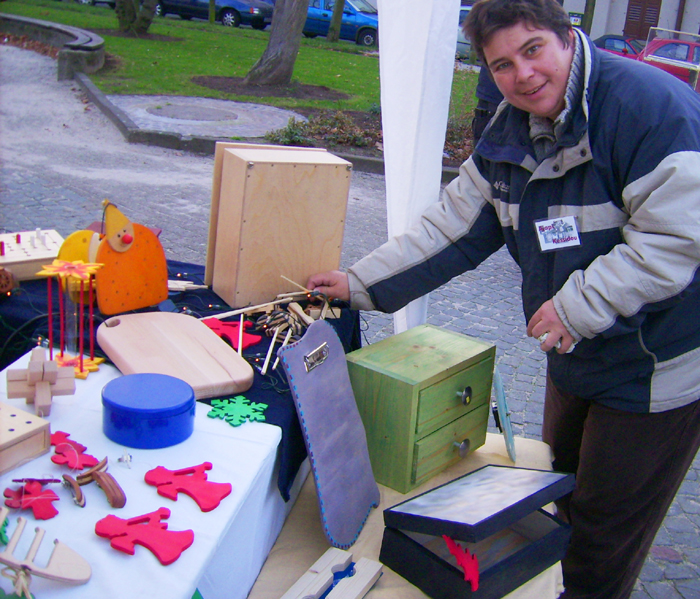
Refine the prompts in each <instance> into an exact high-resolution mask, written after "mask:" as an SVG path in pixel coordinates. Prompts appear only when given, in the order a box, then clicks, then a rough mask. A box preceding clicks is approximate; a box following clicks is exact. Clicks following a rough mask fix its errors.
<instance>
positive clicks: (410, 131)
mask: <svg viewBox="0 0 700 599" xmlns="http://www.w3.org/2000/svg"><path fill="white" fill-rule="evenodd" d="M459 7H460V1H459V0H428V1H427V2H426V1H425V0H424V1H422V2H416V1H415V0H378V11H379V47H380V53H379V75H380V83H381V105H382V128H383V135H384V170H385V180H386V196H387V218H388V234H389V237H393V236H395V235H399V234H401V233H403V232H404V231H405V230H406V229H408V228H409V227H410V226H411V225H413V224H414V223H416V222H417V220H418V218H419V216H420V215H421V213H422V212H423V211H424V210H425V208H426V207H427V206H428V205H430V204H431V203H432V202H435V201H437V200H438V199H439V195H440V179H441V173H442V155H443V148H444V144H445V132H446V129H447V118H448V111H449V104H450V92H451V89H452V75H453V72H454V61H455V49H456V45H457V26H458V22H459ZM427 306H428V298H427V296H426V297H423V298H420V299H418V300H415V301H413V302H411V304H409V305H408V306H406V307H405V308H403V309H402V310H399V312H397V313H396V314H395V315H394V332H395V333H400V332H402V331H404V330H406V329H408V328H411V327H414V326H416V325H419V324H422V323H423V322H425V319H426V316H427Z"/></svg>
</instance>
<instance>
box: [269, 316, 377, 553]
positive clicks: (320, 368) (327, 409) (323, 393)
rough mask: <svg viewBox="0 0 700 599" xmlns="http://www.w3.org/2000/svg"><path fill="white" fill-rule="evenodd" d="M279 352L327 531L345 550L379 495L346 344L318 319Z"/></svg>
mask: <svg viewBox="0 0 700 599" xmlns="http://www.w3.org/2000/svg"><path fill="white" fill-rule="evenodd" d="M277 355H278V356H279V357H280V359H281V361H282V365H283V367H284V372H285V374H286V375H287V379H288V381H289V387H290V389H291V391H292V397H293V399H294V404H295V406H296V409H297V414H298V415H299V422H300V424H301V430H302V434H303V436H304V442H305V443H306V450H307V452H308V455H309V459H310V461H311V470H312V472H313V476H314V482H315V484H316V492H317V494H318V500H319V507H320V510H321V523H322V525H323V532H324V534H325V535H326V538H327V539H328V540H329V542H330V543H331V545H333V546H334V547H338V548H340V549H346V548H348V547H350V546H351V545H352V544H353V543H354V542H355V541H356V540H357V537H358V535H359V534H360V531H361V530H362V527H363V526H364V523H365V521H366V520H367V516H369V513H370V510H371V509H372V508H373V507H377V506H378V505H379V499H380V498H379V488H378V487H377V483H376V482H375V481H374V475H373V474H372V466H371V464H370V461H369V453H368V451H367V437H366V435H365V429H364V427H363V425H362V420H361V419H360V414H359V412H358V410H357V404H356V403H355V396H354V394H353V392H352V387H351V386H350V377H349V375H348V367H347V362H346V361H345V352H344V351H343V346H342V344H341V343H340V339H339V338H338V335H337V333H336V332H335V329H334V328H333V327H332V326H331V325H329V324H328V323H327V322H325V321H323V320H319V321H316V322H314V323H313V324H311V325H310V326H309V328H308V329H307V331H306V333H305V334H304V336H303V337H302V338H301V340H300V341H297V342H296V343H293V344H291V345H287V346H285V347H283V348H281V349H280V350H278V352H277Z"/></svg>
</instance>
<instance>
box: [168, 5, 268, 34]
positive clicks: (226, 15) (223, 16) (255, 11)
mask: <svg viewBox="0 0 700 599" xmlns="http://www.w3.org/2000/svg"><path fill="white" fill-rule="evenodd" d="M272 10H273V7H272V4H270V3H268V2H262V1H261V0H216V20H217V21H221V24H222V25H226V26H228V27H238V26H239V25H241V24H243V25H250V26H251V27H252V28H253V29H265V27H267V26H268V25H269V24H270V23H272ZM169 13H170V14H174V15H180V17H181V18H182V19H191V18H192V17H195V18H197V19H208V18H209V0H159V2H158V4H157V6H156V15H159V16H161V17H163V16H165V15H166V14H169Z"/></svg>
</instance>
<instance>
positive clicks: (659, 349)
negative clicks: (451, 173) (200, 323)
mask: <svg viewBox="0 0 700 599" xmlns="http://www.w3.org/2000/svg"><path fill="white" fill-rule="evenodd" d="M464 27H465V32H466V34H467V36H468V37H469V38H470V39H471V41H472V46H473V47H474V48H475V49H476V51H477V53H478V54H479V56H480V58H481V60H482V64H484V65H486V67H485V68H488V70H489V72H490V74H491V76H492V77H493V80H494V81H495V83H496V85H497V86H498V88H499V90H500V91H501V93H502V94H503V96H504V101H503V102H502V103H501V104H500V106H499V107H498V110H497V112H496V114H495V115H494V117H493V118H492V119H491V122H490V123H489V125H488V126H487V128H486V130H485V131H484V134H483V135H482V137H481V138H480V140H479V143H478V144H477V146H476V148H475V151H474V154H473V155H472V156H471V157H470V158H469V160H467V162H465V163H464V164H463V165H462V167H461V168H460V174H459V177H458V178H457V179H455V180H454V181H453V182H452V183H450V184H449V185H448V186H447V188H446V189H445V193H444V194H443V197H442V199H441V201H440V202H438V203H437V204H435V205H434V206H432V207H430V208H429V209H428V210H427V211H426V213H425V214H424V215H423V217H422V220H421V222H420V223H419V224H418V225H417V226H415V227H414V228H413V229H411V230H409V231H408V232H406V233H405V234H403V235H401V236H400V237H396V238H393V239H390V240H389V241H387V242H386V243H385V244H384V245H382V246H381V247H380V248H378V249H377V250H375V251H374V252H372V253H371V254H370V255H369V256H367V257H365V258H363V259H362V260H360V261H359V262H357V263H356V264H354V265H353V266H352V267H351V268H350V269H348V271H347V273H343V272H340V271H333V272H329V273H322V274H319V275H314V276H312V277H311V278H310V279H309V281H308V283H307V287H309V288H310V289H317V290H318V291H321V292H322V293H325V294H327V295H330V296H334V297H339V298H342V299H346V300H351V302H352V306H353V307H355V308H359V309H369V310H371V309H374V310H383V311H385V312H394V311H396V310H398V309H399V308H401V307H402V306H404V305H405V304H406V303H408V302H409V301H411V300H412V299H415V298H416V297H420V296H421V295H424V294H425V293H427V292H428V291H430V290H432V289H435V288H437V287H439V286H440V285H442V284H443V283H445V282H446V281H448V280H449V279H450V278H452V277H454V276H456V275H458V274H461V273H463V272H465V271H467V270H470V269H473V268H476V267H477V266H478V265H479V264H480V263H481V262H482V261H483V260H484V259H486V258H487V257H488V256H489V255H491V254H492V253H493V252H495V251H496V250H498V249H499V248H500V247H501V246H502V245H503V244H504V243H505V245H506V246H507V248H508V250H509V252H510V254H511V255H512V256H513V258H514V259H515V261H516V262H517V263H518V265H519V266H520V268H521V271H522V277H523V282H522V297H523V309H524V312H525V318H526V321H527V332H528V335H531V336H533V337H535V338H537V339H538V340H539V341H540V344H541V345H540V347H541V348H542V349H543V350H544V351H546V352H547V358H548V359H547V369H548V380H547V389H546V396H545V413H544V425H543V431H542V437H543V439H544V440H545V441H546V442H547V443H549V444H550V446H551V447H552V451H553V454H554V463H553V465H554V468H555V469H557V470H563V471H567V472H574V473H576V488H575V490H574V492H573V493H572V495H571V496H570V497H569V498H567V499H566V500H565V501H562V502H560V505H559V506H558V507H559V515H560V516H561V517H562V518H564V519H566V520H568V521H569V522H570V524H571V527H572V537H571V543H570V546H569V548H568V551H567V554H566V556H565V558H564V560H563V561H562V568H563V572H564V584H565V586H566V590H565V592H564V595H563V597H566V598H567V599H571V598H577V599H583V598H585V599H625V598H627V597H629V596H630V594H631V592H632V590H633V587H634V583H635V580H636V578H637V576H638V574H639V571H640V570H641V567H642V565H643V563H644V559H645V557H646V555H647V552H648V551H649V548H650V546H651V544H652V542H653V540H654V537H655V535H656V532H657V531H658V529H659V527H660V525H661V523H662V521H663V518H664V516H665V514H666V511H667V510H668V507H669V506H670V504H671V502H672V500H673V497H674V496H675V493H676V491H677V490H678V487H679V485H680V483H681V482H682V480H683V478H684V476H685V474H686V472H687V470H688V468H689V466H690V464H691V463H692V461H693V458H694V456H695V454H696V453H697V450H698V447H699V446H700V401H699V398H700V318H699V317H698V314H699V313H700V274H699V270H698V269H699V267H700V224H698V223H700V96H699V95H698V94H696V93H694V92H693V91H692V90H691V89H690V87H688V86H687V85H684V84H683V83H682V82H680V81H679V80H677V79H675V78H674V77H671V76H669V75H668V74H666V73H664V72H663V71H661V70H659V69H655V68H653V67H649V66H648V65H644V64H641V63H637V62H635V61H631V60H625V59H624V58H620V57H617V56H614V55H612V54H609V53H606V52H603V51H600V50H598V49H597V48H596V47H595V46H594V45H593V44H592V43H591V41H590V40H589V39H588V38H587V37H586V35H585V34H583V33H582V32H580V31H578V30H574V29H572V27H571V24H570V21H569V18H568V15H567V13H566V12H565V11H564V10H563V9H562V8H561V6H560V5H559V3H558V2H557V1H556V0H479V1H477V2H476V3H475V4H474V6H473V8H472V10H471V11H470V13H469V16H468V18H467V19H466V21H465V25H464Z"/></svg>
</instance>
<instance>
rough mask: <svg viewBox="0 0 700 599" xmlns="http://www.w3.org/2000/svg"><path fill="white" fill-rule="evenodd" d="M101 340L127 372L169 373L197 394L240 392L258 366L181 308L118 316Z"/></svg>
mask: <svg viewBox="0 0 700 599" xmlns="http://www.w3.org/2000/svg"><path fill="white" fill-rule="evenodd" d="M97 342H98V343H99V345H100V347H101V348H102V350H103V351H104V352H105V354H107V356H108V357H109V359H110V360H112V362H114V365H115V366H116V367H117V368H118V369H119V370H120V371H121V373H122V374H135V373H156V374H169V375H170V376H174V377H177V378H179V379H182V380H183V381H185V382H186V383H189V384H190V385H191V387H192V388H193V389H194V394H195V398H196V399H204V398H207V397H219V396H221V395H228V394H233V393H241V392H243V391H247V390H248V389H250V387H251V385H252V384H253V368H252V367H251V366H250V364H248V362H246V361H245V360H244V359H243V358H242V357H241V356H239V355H238V353H236V352H235V351H234V350H233V348H231V346H229V345H228V344H227V343H226V342H225V341H223V340H222V339H220V338H219V336H218V335H217V334H216V333H214V332H213V331H212V330H211V329H210V328H209V327H208V326H207V325H205V324H203V323H202V322H200V321H199V320H197V319H196V318H194V317H193V316H188V315H187V314H180V313H176V312H144V313H140V314H125V315H121V316H114V317H113V318H110V319H108V320H106V321H105V322H103V323H102V324H101V325H100V326H99V328H98V329H97Z"/></svg>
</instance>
